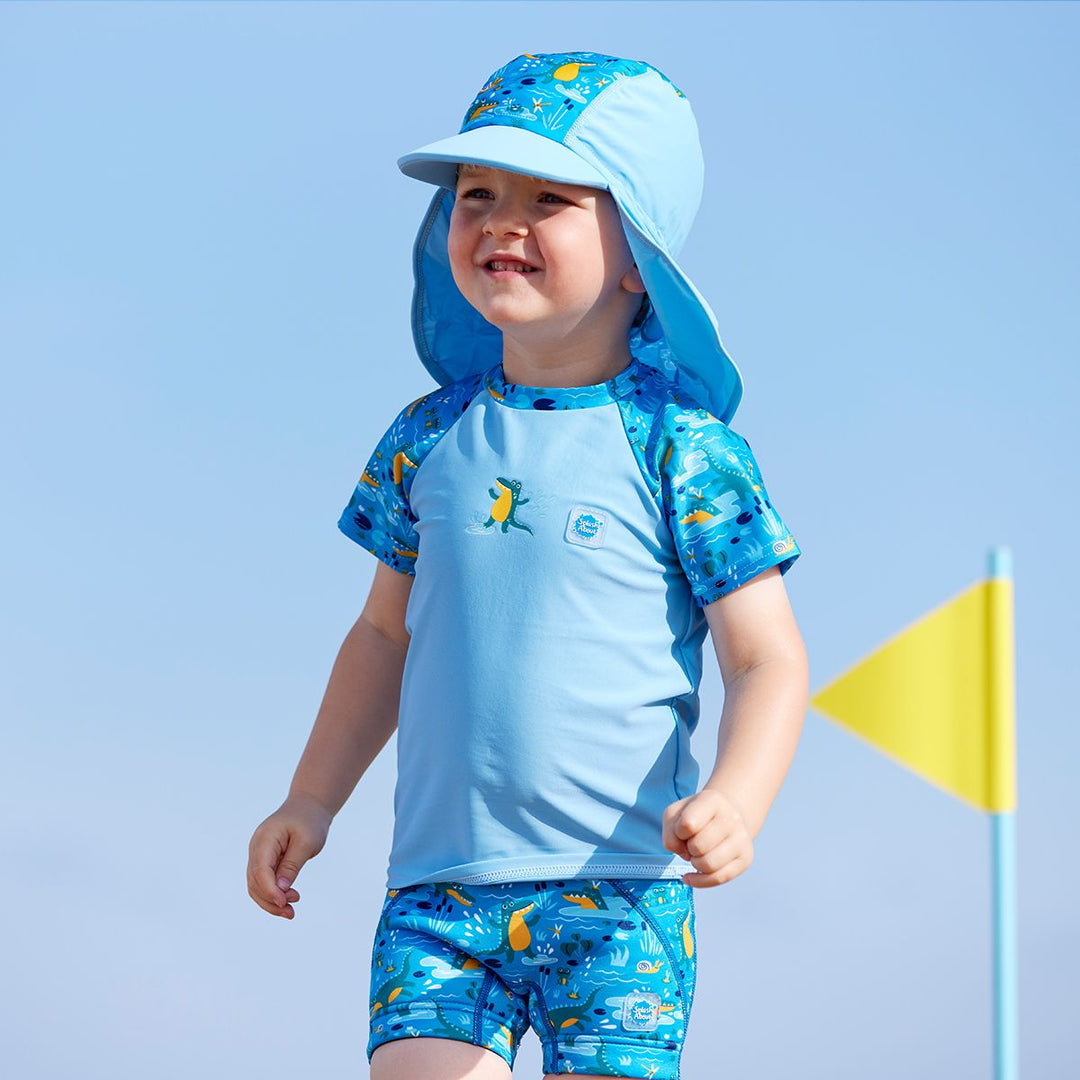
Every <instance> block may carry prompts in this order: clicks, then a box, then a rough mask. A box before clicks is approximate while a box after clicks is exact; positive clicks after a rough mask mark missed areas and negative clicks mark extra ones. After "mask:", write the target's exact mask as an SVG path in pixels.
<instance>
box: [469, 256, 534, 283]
mask: <svg viewBox="0 0 1080 1080" xmlns="http://www.w3.org/2000/svg"><path fill="white" fill-rule="evenodd" d="M496 267H501V268H502V269H496ZM483 269H484V273H485V274H487V275H488V277H493V278H499V279H502V278H509V277H526V276H527V275H530V274H541V273H543V271H542V270H537V269H536V268H535V267H533V266H525V265H523V264H521V263H513V262H503V261H502V260H500V259H495V260H492V261H491V262H486V263H484V267H483Z"/></svg>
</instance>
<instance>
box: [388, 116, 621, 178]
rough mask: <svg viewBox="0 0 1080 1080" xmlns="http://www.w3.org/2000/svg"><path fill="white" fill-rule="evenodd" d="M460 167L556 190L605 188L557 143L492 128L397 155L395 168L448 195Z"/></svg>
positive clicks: (591, 169) (589, 169) (519, 130)
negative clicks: (540, 182)
mask: <svg viewBox="0 0 1080 1080" xmlns="http://www.w3.org/2000/svg"><path fill="white" fill-rule="evenodd" d="M462 161H469V162H472V163H474V164H476V165H489V166H491V167H492V168H493V169H506V170H507V171H509V172H519V173H525V174H527V175H530V176H538V177H540V178H541V179H544V180H553V181H555V182H557V183H562V184H582V185H584V186H586V187H598V188H607V186H608V182H607V180H605V179H604V176H603V174H602V173H601V172H600V171H599V170H598V169H595V168H594V167H593V166H592V165H590V164H589V163H588V162H587V161H585V160H584V159H583V158H581V157H580V156H579V155H578V154H576V153H575V152H574V151H573V150H569V149H567V148H566V147H565V146H563V145H562V144H561V143H557V142H555V141H554V140H553V139H549V138H547V137H546V136H544V135H539V134H537V133H536V132H533V131H526V130H525V129H524V128H518V127H507V126H505V125H495V124H489V125H486V126H484V127H476V128H472V129H470V130H469V131H463V132H461V133H459V134H457V135H451V136H450V138H448V139H439V141H438V142H433V143H428V144H427V145H426V146H421V147H419V148H417V149H416V150H413V151H411V152H410V153H408V154H403V155H402V156H401V157H399V158H398V159H397V165H398V168H399V169H400V170H401V171H402V172H403V173H404V174H405V175H406V176H411V177H412V178H413V179H415V180H423V181H424V182H425V183H427V184H437V185H438V186H439V187H445V188H449V189H450V190H451V191H453V190H454V189H455V188H456V187H457V165H458V163H459V162H462Z"/></svg>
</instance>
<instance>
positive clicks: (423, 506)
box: [338, 357, 801, 889]
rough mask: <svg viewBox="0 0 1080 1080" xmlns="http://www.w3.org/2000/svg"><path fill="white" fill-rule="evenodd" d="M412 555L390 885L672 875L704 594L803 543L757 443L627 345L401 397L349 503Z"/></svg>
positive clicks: (406, 567)
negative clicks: (527, 380) (550, 378)
mask: <svg viewBox="0 0 1080 1080" xmlns="http://www.w3.org/2000/svg"><path fill="white" fill-rule="evenodd" d="M338 528H339V529H341V531H342V532H344V533H345V535H346V536H348V537H350V538H351V539H352V540H355V541H356V542H357V543H358V544H360V545H361V546H362V547H364V548H366V549H367V550H368V551H370V552H372V553H373V554H374V555H375V556H377V557H378V558H379V559H381V560H382V561H383V562H384V563H386V564H387V565H388V566H391V567H392V568H393V569H395V570H398V571H400V572H401V573H405V574H410V575H412V576H413V578H414V580H413V583H412V586H411V592H410V595H409V600H408V605H407V608H406V612H405V627H406V630H407V631H408V632H409V634H410V635H411V639H410V643H409V648H408V652H407V654H406V658H405V666H404V671H403V675H402V686H401V698H400V708H399V713H398V728H397V735H398V741H397V767H398V775H397V784H396V788H395V793H394V833H393V842H392V848H391V853H390V860H389V866H388V869H387V888H392V889H397V888H404V887H406V886H408V885H412V884H418V883H421V882H430V881H446V880H453V881H458V882H461V883H476V884H482V883H488V882H497V881H513V880H522V881H528V880H543V879H546V878H553V877H557V878H570V877H592V878H597V877H649V878H664V877H680V876H681V875H682V874H684V873H686V872H689V871H693V869H694V867H693V865H692V864H691V863H690V862H688V861H685V860H683V859H682V858H681V857H680V856H677V855H675V854H674V853H673V852H671V851H669V850H668V849H667V848H665V847H664V846H663V835H662V834H663V813H664V810H665V808H666V807H667V806H668V805H669V804H670V803H672V802H675V801H676V800H678V799H682V798H685V797H686V796H688V795H692V794H694V793H695V792H696V791H697V784H698V779H699V772H700V770H699V766H698V763H697V761H696V760H695V758H694V756H693V754H692V753H691V747H690V736H691V734H692V733H693V731H694V729H695V727H696V726H697V721H698V715H699V702H698V687H699V684H700V681H701V672H702V661H701V646H702V642H703V640H704V638H705V636H706V634H707V632H708V623H707V621H706V619H705V615H704V612H703V610H702V609H703V608H704V606H705V605H706V604H709V603H711V602H712V601H714V600H717V599H719V598H720V597H722V596H724V595H726V594H727V593H729V592H731V591H732V590H733V589H736V588H738V587H739V586H740V585H743V584H745V583H746V582H747V581H749V580H750V579H751V578H753V577H754V576H755V575H756V574H759V573H761V572H762V571H763V570H766V569H767V568H769V567H771V566H779V568H780V572H781V573H786V572H787V571H788V570H789V569H790V568H791V566H792V565H793V563H794V562H795V560H796V559H797V558H798V556H799V555H800V554H801V552H800V549H799V547H798V546H797V544H796V543H795V540H794V538H793V537H792V535H791V533H790V532H789V531H788V529H787V526H786V525H785V524H784V522H783V521H782V520H781V518H780V515H779V514H778V513H777V511H776V510H775V508H774V507H773V506H772V504H771V503H770V501H769V498H768V495H767V493H766V490H765V486H764V484H763V482H762V478H761V475H760V472H759V470H758V466H757V462H756V461H755V459H754V456H753V453H752V452H751V449H750V445H749V443H748V442H747V441H746V439H744V438H743V437H742V436H741V435H738V434H737V433H736V432H735V431H733V430H732V429H731V428H730V427H728V426H727V425H726V424H724V423H723V422H722V421H720V420H719V419H717V418H716V417H715V416H713V415H712V414H711V413H709V412H708V411H707V410H706V409H705V408H704V407H702V406H700V405H698V404H697V402H696V401H694V400H692V399H691V398H690V397H688V396H687V394H686V393H685V391H684V390H683V389H682V388H681V387H680V386H678V385H677V384H675V383H673V382H672V381H671V380H670V379H669V378H668V377H667V376H666V375H664V374H663V373H661V372H660V371H659V370H658V369H656V368H653V367H650V366H648V365H647V364H645V363H643V362H642V361H640V360H638V359H637V358H636V357H633V358H632V359H631V362H630V363H629V365H628V366H627V367H626V368H624V369H623V370H622V371H621V372H620V373H619V374H617V375H615V376H614V377H613V378H611V379H609V380H607V381H606V382H603V383H597V384H594V385H589V386H576V387H529V386H522V385H520V384H517V383H508V382H506V380H505V375H504V372H503V366H502V363H501V362H500V363H498V364H496V365H495V366H493V367H492V368H490V369H488V370H487V371H486V372H482V373H480V374H473V375H469V376H466V377H464V378H462V379H459V380H457V381H455V382H450V383H447V384H446V385H445V386H442V387H439V388H438V389H435V390H433V391H431V392H430V393H428V394H425V395H424V396H423V397H420V398H418V399H417V400H415V401H413V402H411V403H410V404H409V405H407V406H406V407H405V408H404V409H402V410H401V412H399V413H398V415H397V416H396V417H395V418H394V420H393V422H392V423H391V424H390V426H389V428H388V429H387V430H386V432H385V434H384V435H383V436H382V438H381V439H380V440H379V442H378V444H377V445H376V447H375V450H374V451H373V453H372V454H371V457H370V459H369V460H368V463H367V466H366V468H365V469H364V471H363V473H362V474H361V476H360V480H359V482H358V483H357V484H356V488H355V490H354V492H353V494H352V497H351V498H350V500H349V502H348V505H347V506H346V507H345V509H344V511H343V512H342V514H341V517H340V519H339V521H338Z"/></svg>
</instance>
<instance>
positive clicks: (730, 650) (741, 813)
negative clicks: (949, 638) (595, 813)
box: [664, 566, 809, 887]
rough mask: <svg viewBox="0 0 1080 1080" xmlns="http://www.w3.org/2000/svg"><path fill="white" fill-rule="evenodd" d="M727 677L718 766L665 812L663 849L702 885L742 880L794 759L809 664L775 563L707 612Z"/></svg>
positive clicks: (687, 876) (693, 882)
mask: <svg viewBox="0 0 1080 1080" xmlns="http://www.w3.org/2000/svg"><path fill="white" fill-rule="evenodd" d="M704 610H705V617H706V619H707V620H708V623H709V631H710V634H711V636H712V639H713V645H714V647H715V649H716V659H717V661H718V662H719V665H720V671H721V674H722V676H723V679H724V709H723V713H722V714H721V717H720V732H719V737H718V739H717V757H716V764H715V765H714V767H713V771H712V774H711V775H710V776H709V778H708V780H706V781H705V784H704V785H703V787H702V789H701V790H700V791H699V792H698V793H697V794H696V795H690V796H688V797H687V798H685V799H680V800H679V801H678V802H674V803H672V804H671V805H670V806H669V807H668V808H667V809H666V810H665V811H664V846H665V847H666V848H668V849H669V850H670V851H674V852H675V853H676V854H678V855H680V856H681V857H682V858H684V859H686V860H688V861H689V862H692V863H693V865H694V867H695V869H696V870H697V873H686V874H684V875H683V880H684V881H685V882H686V883H687V884H688V885H696V886H699V887H704V886H711V885H720V884H722V883H724V882H727V881H730V880H731V879H732V878H734V877H737V876H738V875H739V874H741V873H742V872H743V871H744V870H746V869H747V867H749V865H750V863H751V862H752V861H753V853H754V844H753V840H754V838H755V837H756V836H757V834H758V833H759V832H760V831H761V827H762V825H763V824H764V823H765V817H766V815H767V814H768V812H769V808H770V807H771V806H772V803H773V800H774V799H775V798H776V794H777V792H778V791H779V790H780V785H781V784H782V783H783V780H784V777H785V776H786V775H787V771H788V768H789V767H790V765H791V761H792V759H793V758H794V756H795V749H796V747H797V746H798V743H799V736H800V734H801V732H802V724H803V717H804V716H805V714H806V709H807V706H808V704H809V667H808V663H807V656H806V647H805V645H804V644H803V640H802V636H801V635H800V633H799V628H798V626H797V625H796V623H795V616H794V614H793V612H792V610H791V605H790V603H789V602H788V596H787V590H786V589H785V588H784V585H783V581H782V576H781V574H780V571H779V569H778V568H777V567H776V566H773V567H770V568H769V569H768V570H764V571H762V572H761V573H760V574H758V575H757V576H756V577H754V578H752V579H751V580H750V581H748V582H746V584H745V585H742V586H740V587H739V588H737V589H735V590H734V591H732V592H730V593H728V594H726V595H725V596H722V597H721V598H720V599H719V600H715V601H713V602H712V603H711V604H707V605H706V606H705V609H704Z"/></svg>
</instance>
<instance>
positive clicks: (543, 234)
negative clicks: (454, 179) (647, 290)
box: [448, 164, 644, 349]
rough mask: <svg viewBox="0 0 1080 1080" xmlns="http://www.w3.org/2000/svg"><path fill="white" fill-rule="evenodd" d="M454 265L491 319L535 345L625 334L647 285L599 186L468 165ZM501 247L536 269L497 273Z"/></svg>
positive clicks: (618, 338) (451, 240)
mask: <svg viewBox="0 0 1080 1080" xmlns="http://www.w3.org/2000/svg"><path fill="white" fill-rule="evenodd" d="M448 247H449V254H450V268H451V273H452V274H453V277H454V281H455V283H456V284H457V287H458V288H459V289H460V290H461V293H462V295H463V296H464V297H465V298H466V299H467V300H468V301H469V303H470V304H472V306H473V307H475V308H476V309H477V311H479V312H480V314H481V315H483V317H484V318H485V319H486V320H487V321H488V322H490V323H492V324H493V325H495V326H498V327H499V328H500V329H502V330H503V331H504V332H505V333H508V334H511V335H512V336H513V337H514V338H515V339H516V340H517V341H519V342H520V343H521V344H523V345H528V346H529V347H532V348H536V349H543V348H545V347H546V346H549V345H554V344H556V343H562V344H566V343H567V341H568V339H571V340H572V339H573V337H574V335H577V336H578V337H579V338H580V340H581V341H582V342H583V343H584V342H589V343H602V342H603V341H604V340H605V338H606V339H607V340H608V341H610V342H611V343H613V344H615V343H618V342H625V339H626V330H627V327H628V326H629V325H630V322H631V320H632V319H633V317H634V313H635V312H636V311H637V309H638V306H639V305H640V303H641V294H642V293H643V292H644V285H643V283H642V281H641V277H640V275H639V274H638V271H637V268H636V267H635V266H634V257H633V254H632V253H631V251H630V248H629V245H628V244H627V242H626V236H625V234H624V233H623V229H622V223H621V221H620V218H619V210H618V207H617V206H616V204H615V200H614V199H613V198H612V197H611V194H610V192H608V191H604V190H602V189H600V188H594V187H584V186H579V185H575V184H561V183H555V182H554V181H550V180H540V179H537V178H535V177H529V176H525V175H523V174H522V173H515V172H507V171H506V170H504V169H495V168H490V167H487V166H480V165H471V164H462V166H461V169H460V175H459V179H458V183H457V189H456V192H455V200H454V206H453V211H452V213H451V216H450V233H449V237H448ZM495 252H504V253H508V254H510V255H516V256H517V257H518V258H520V259H522V260H524V261H525V262H527V263H529V264H530V265H532V266H534V267H536V268H537V269H535V270H533V271H531V272H526V273H522V272H520V271H503V272H492V271H491V270H489V269H488V268H487V263H488V262H489V260H490V259H491V256H492V255H493V254H494V253H495Z"/></svg>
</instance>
